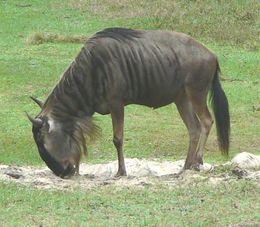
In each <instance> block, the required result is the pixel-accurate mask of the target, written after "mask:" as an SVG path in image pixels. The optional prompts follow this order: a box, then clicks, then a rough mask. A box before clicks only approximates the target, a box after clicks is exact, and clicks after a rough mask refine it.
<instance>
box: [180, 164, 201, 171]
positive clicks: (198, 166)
mask: <svg viewBox="0 0 260 227" xmlns="http://www.w3.org/2000/svg"><path fill="white" fill-rule="evenodd" d="M202 165H203V164H201V163H192V164H186V163H185V165H184V170H187V169H189V170H196V171H200V170H201V166H202Z"/></svg>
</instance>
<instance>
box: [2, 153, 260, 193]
mask: <svg viewBox="0 0 260 227" xmlns="http://www.w3.org/2000/svg"><path fill="white" fill-rule="evenodd" d="M125 161H126V166H127V171H128V176H127V177H121V178H115V177H114V176H115V174H116V171H117V161H113V162H109V163H107V164H95V165H88V164H84V163H83V164H81V166H80V176H77V177H73V178H71V179H61V178H59V177H56V176H55V175H54V174H53V173H52V172H51V171H50V170H49V169H48V168H47V167H46V168H36V167H29V166H27V167H18V166H10V165H9V166H8V165H0V180H1V181H4V182H16V183H20V184H23V185H29V186H33V187H36V188H41V189H55V190H56V189H57V190H72V189H74V188H82V189H91V188H94V187H99V186H105V185H115V186H118V187H132V186H135V187H137V186H138V187H145V186H148V185H150V186H153V185H158V184H163V185H168V186H170V187H171V186H176V185H183V184H197V183H199V182H205V181H206V182H209V183H211V184H218V183H220V182H222V181H231V180H239V179H242V178H246V179H252V180H255V181H257V182H259V183H260V171H259V170H260V156H257V155H252V154H250V153H245V152H244V153H240V154H238V155H237V156H236V157H235V158H234V159H232V160H231V161H230V162H228V163H225V164H224V165H215V166H214V165H210V164H207V163H205V164H204V165H203V166H201V170H200V171H184V172H183V171H182V168H183V165H184V160H180V161H176V162H170V161H164V162H156V161H148V160H139V159H126V160H125Z"/></svg>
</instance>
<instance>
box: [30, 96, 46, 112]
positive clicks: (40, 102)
mask: <svg viewBox="0 0 260 227" xmlns="http://www.w3.org/2000/svg"><path fill="white" fill-rule="evenodd" d="M30 98H31V99H32V100H33V101H34V102H36V103H37V105H38V106H39V107H40V108H41V109H42V107H43V102H42V101H41V100H39V99H37V98H35V97H33V96H30Z"/></svg>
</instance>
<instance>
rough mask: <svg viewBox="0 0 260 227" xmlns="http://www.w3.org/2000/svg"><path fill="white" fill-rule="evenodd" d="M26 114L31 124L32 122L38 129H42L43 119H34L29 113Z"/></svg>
mask: <svg viewBox="0 0 260 227" xmlns="http://www.w3.org/2000/svg"><path fill="white" fill-rule="evenodd" d="M25 113H26V115H27V117H28V119H29V120H30V122H32V124H33V125H34V126H35V127H37V128H40V127H41V126H42V123H43V122H42V120H41V119H39V118H36V119H35V118H33V117H32V116H30V115H29V114H28V113H27V112H25Z"/></svg>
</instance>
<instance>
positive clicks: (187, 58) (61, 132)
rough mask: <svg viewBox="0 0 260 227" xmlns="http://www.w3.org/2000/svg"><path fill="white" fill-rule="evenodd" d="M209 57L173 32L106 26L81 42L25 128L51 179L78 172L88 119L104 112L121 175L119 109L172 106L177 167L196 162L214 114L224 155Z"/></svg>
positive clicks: (221, 96)
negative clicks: (183, 145) (180, 156)
mask: <svg viewBox="0 0 260 227" xmlns="http://www.w3.org/2000/svg"><path fill="white" fill-rule="evenodd" d="M219 72H220V68H219V64H218V60H217V57H216V56H215V55H214V54H213V53H212V52H211V51H210V50H208V49H207V48H206V47H204V46H203V45H202V44H200V43H199V42H197V41H196V40H194V39H193V38H191V37H190V36H188V35H185V34H183V33H178V32H169V31H153V30H150V31H149V30H132V29H126V28H108V29H105V30H103V31H100V32H98V33H96V34H95V35H94V36H93V37H91V38H90V39H89V40H87V42H86V44H85V45H84V46H83V48H82V49H81V51H80V53H79V54H78V56H77V57H76V58H75V60H74V61H73V62H72V63H71V65H70V66H69V68H68V69H67V70H66V71H65V73H64V74H63V76H62V78H61V80H60V82H59V83H58V84H57V85H56V87H55V88H54V89H53V91H52V92H51V94H50V95H49V97H48V98H47V100H46V101H45V102H44V103H41V102H40V101H38V100H37V99H35V98H34V101H36V102H37V103H38V104H39V105H40V106H41V112H40V113H39V114H38V115H37V116H36V118H33V117H31V116H30V115H28V117H29V119H30V121H31V122H32V124H33V128H32V131H33V136H34V139H35V142H36V144H37V146H38V150H39V153H40V156H41V158H42V159H43V160H44V161H45V162H46V164H47V166H48V167H49V168H50V169H51V170H52V171H53V172H54V173H55V174H56V175H58V176H60V177H65V176H71V175H73V174H75V172H78V171H79V162H80V157H81V151H82V150H83V151H86V149H87V148H86V141H85V138H86V137H92V136H95V134H97V132H98V127H97V126H96V125H95V124H94V123H93V120H92V116H93V114H94V113H99V114H111V117H112V124H113V142H114V145H115V147H116V150H117V154H118V172H117V176H123V175H126V168H125V163H124V155H123V134H124V132H123V131H124V130H123V128H124V107H125V106H126V105H128V104H140V105H145V106H148V107H152V108H159V107H162V106H165V105H168V104H170V103H175V104H176V106H177V109H178V111H179V113H180V116H181V118H182V120H183V121H184V123H185V125H186V127H187V129H188V132H189V137H190V142H189V149H188V155H187V158H186V162H185V166H184V169H190V168H193V167H195V168H197V167H198V166H199V165H200V164H203V160H202V159H203V150H204V147H205V144H206V140H207V137H208V134H209V132H210V129H211V126H212V123H213V120H212V117H211V114H210V112H209V110H208V107H207V95H208V92H209V91H211V103H212V106H213V111H214V115H215V121H216V127H217V135H218V141H219V145H220V149H221V150H222V151H223V153H225V154H228V149H229V134H230V133H229V132H230V119H229V110H228V101H227V98H226V95H225V93H224V91H223V89H222V87H221V84H220V79H219Z"/></svg>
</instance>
